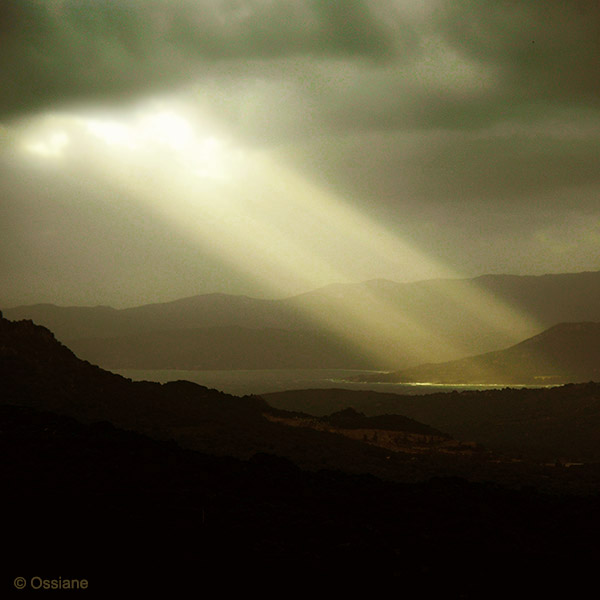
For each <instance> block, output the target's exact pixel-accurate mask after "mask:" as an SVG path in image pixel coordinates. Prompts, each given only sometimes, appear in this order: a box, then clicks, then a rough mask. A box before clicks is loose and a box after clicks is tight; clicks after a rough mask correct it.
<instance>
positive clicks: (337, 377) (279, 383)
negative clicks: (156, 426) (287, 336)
mask: <svg viewBox="0 0 600 600" xmlns="http://www.w3.org/2000/svg"><path fill="white" fill-rule="evenodd" d="M114 372H115V373H118V374H119V375H123V376H124V377H128V378H129V379H132V380H134V381H143V380H145V381H159V382H161V383H165V382H167V381H177V380H180V379H183V380H187V381H193V382H194V383H199V384H200V385H204V386H206V387H208V388H213V389H216V390H219V391H221V392H226V393H228V394H232V395H234V396H244V395H247V394H267V393H269V392H281V391H285V390H304V389H315V388H321V389H322V388H344V389H349V390H374V391H377V392H391V393H394V394H411V395H415V394H433V393H435V392H451V391H453V390H459V391H460V390H484V389H495V388H496V389H501V388H503V387H506V386H505V385H442V384H432V383H415V384H405V383H357V382H355V381H350V379H351V378H356V377H357V376H358V375H360V374H361V373H368V374H373V371H353V370H344V369H266V370H260V369H257V370H247V371H246V370H236V371H184V370H178V369H168V370H139V369H122V370H121V369H120V370H114ZM513 387H514V386H513Z"/></svg>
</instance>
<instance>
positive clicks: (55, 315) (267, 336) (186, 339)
mask: <svg viewBox="0 0 600 600" xmlns="http://www.w3.org/2000/svg"><path fill="white" fill-rule="evenodd" d="M4 314H5V315H6V316H7V317H8V318H10V319H33V320H34V321H35V322H36V323H38V324H41V325H45V326H46V327H49V328H50V329H51V330H52V331H54V332H55V334H56V336H57V338H58V339H60V340H61V341H62V342H63V343H66V344H68V345H69V347H71V348H73V350H74V351H75V352H76V353H77V354H78V356H80V357H81V358H84V359H87V360H90V361H92V362H95V363H98V364H100V365H101V366H105V367H110V368H127V367H137V368H164V369H167V368H182V369H190V368H195V369H246V368H264V369H270V368H281V367H297V368H314V367H315V366H316V367H322V368H360V369H379V370H399V369H405V368H409V367H414V366H416V365H418V364H421V363H425V362H442V361H448V360H457V359H459V358H462V357H464V356H469V355H475V354H479V353H484V352H491V351H495V350H498V349H500V348H506V347H508V346H510V345H512V344H516V343H518V342H520V341H522V340H523V339H525V338H528V337H531V336H533V335H536V334H539V333H540V332H542V331H543V330H544V329H547V328H548V327H552V326H554V325H556V324H558V323H563V322H587V321H592V322H600V272H586V273H570V274H559V275H543V276H512V275H487V276H482V277H477V278H474V279H455V280H450V279H445V280H430V281H420V282H411V283H395V282H392V281H386V280H373V281H368V282H364V283H359V284H339V285H331V286H327V287H325V288H322V289H318V290H314V291H312V292H309V293H306V294H302V295H299V296H294V297H291V298H284V299H280V300H265V299H256V298H248V297H245V296H229V295H224V294H209V295H203V296H195V297H191V298H185V299H181V300H176V301H173V302H166V303H161V304H149V305H144V306H139V307H135V308H127V309H121V310H116V309H113V308H110V307H104V306H98V307H59V306H54V305H50V304H39V305H32V306H21V307H15V308H8V309H4Z"/></svg>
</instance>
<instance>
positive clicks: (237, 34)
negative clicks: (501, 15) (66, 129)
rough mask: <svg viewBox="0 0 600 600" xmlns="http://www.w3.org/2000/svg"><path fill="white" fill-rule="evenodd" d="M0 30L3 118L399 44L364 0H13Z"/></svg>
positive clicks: (385, 52) (0, 9)
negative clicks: (261, 64)
mask: <svg viewBox="0 0 600 600" xmlns="http://www.w3.org/2000/svg"><path fill="white" fill-rule="evenodd" d="M0 23H1V25H0V27H2V31H1V33H2V35H1V37H0V74H1V75H0V87H1V89H2V93H1V95H0V112H1V113H5V114H6V113H15V112H22V111H26V110H29V109H35V108H38V107H42V106H44V105H46V104H50V105H52V104H55V103H56V102H60V101H64V100H69V99H105V98H110V97H112V96H115V95H123V94H127V93H138V92H147V91H151V90H153V89H156V88H159V89H160V88H161V87H166V86H168V85H170V84H173V83H180V82H182V81H184V80H185V79H186V78H187V79H189V78H193V77H197V76H198V75H199V74H202V73H204V72H206V70H207V69H209V67H211V66H212V67H213V68H214V67H215V61H221V60H224V61H232V62H235V61H244V60H252V59H270V58H281V57H287V56H292V55H311V56H317V57H319V56H339V57H364V58H369V59H380V58H386V57H389V56H391V55H393V54H394V52H395V50H396V49H397V46H398V40H396V39H394V37H393V36H392V34H391V32H390V30H389V29H388V28H386V27H385V26H384V23H383V20H382V18H381V15H378V14H376V11H373V10H371V8H370V6H369V3H368V2H365V1H363V0H343V1H340V2H330V1H329V0H305V1H298V0H287V1H278V2H273V1H270V0H253V1H252V0H248V1H245V2H243V1H235V0H221V1H209V0H181V1H177V2H172V1H169V0H147V1H141V0H129V1H126V0H122V1H100V0H98V1H85V0H47V1H41V0H5V1H4V2H3V3H2V4H1V5H0ZM409 38H410V36H409V34H408V33H406V34H405V35H404V36H403V39H402V43H401V45H402V46H406V45H407V44H408V43H409ZM220 69H223V70H224V71H225V72H227V69H228V66H227V65H225V66H221V67H220Z"/></svg>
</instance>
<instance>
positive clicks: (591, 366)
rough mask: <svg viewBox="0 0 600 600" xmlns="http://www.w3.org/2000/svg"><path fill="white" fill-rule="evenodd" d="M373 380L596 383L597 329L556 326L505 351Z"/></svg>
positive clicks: (599, 375) (599, 360)
mask: <svg viewBox="0 0 600 600" xmlns="http://www.w3.org/2000/svg"><path fill="white" fill-rule="evenodd" d="M372 380H377V381H394V382H406V383H412V382H430V383H447V384H468V383H472V384H512V385H514V384H521V385H531V384H536V385H540V384H542V385H544V384H561V383H578V382H586V381H598V380H600V323H561V324H559V325H555V326H554V327H551V328H550V329H547V330H546V331H544V332H542V333H540V334H539V335H536V336H534V337H531V338H529V339H527V340H524V341H523V342H520V343H519V344H516V345H514V346H511V347H510V348H507V349H506V350H499V351H496V352H488V353H486V354H480V355H478V356H470V357H467V358H462V359H460V360H455V361H449V362H445V363H432V364H425V365H420V366H418V367H413V368H410V369H404V370H401V371H395V372H392V373H388V374H382V375H375V376H373V379H372Z"/></svg>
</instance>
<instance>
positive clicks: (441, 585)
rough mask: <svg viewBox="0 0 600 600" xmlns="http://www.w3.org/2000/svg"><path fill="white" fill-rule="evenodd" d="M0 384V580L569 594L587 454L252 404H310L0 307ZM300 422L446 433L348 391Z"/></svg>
mask: <svg viewBox="0 0 600 600" xmlns="http://www.w3.org/2000/svg"><path fill="white" fill-rule="evenodd" d="M0 393H1V395H0V399H1V402H0V456H2V461H0V486H1V487H0V489H1V490H2V499H3V504H2V507H3V511H4V513H3V515H4V526H3V542H4V548H5V556H4V558H3V563H2V569H1V573H2V580H1V582H0V585H1V586H2V592H3V593H4V592H5V591H9V590H12V589H13V581H14V580H15V578H16V577H23V578H25V580H26V581H29V582H31V581H32V579H31V578H32V577H43V578H48V579H54V580H58V578H61V579H63V580H64V579H87V580H88V582H89V587H90V589H94V590H99V591H102V597H112V596H113V595H115V594H117V592H116V590H118V591H119V592H122V593H131V595H133V596H134V597H140V596H142V597H143V595H147V593H148V592H149V591H153V592H155V591H161V592H162V593H163V595H164V597H186V596H187V595H190V594H194V595H201V594H204V593H211V590H213V591H214V589H215V588H214V584H215V582H216V583H217V584H218V586H219V588H218V589H219V590H222V589H224V588H226V587H228V586H230V585H234V584H235V585H240V586H241V587H242V590H243V591H245V592H248V591H249V590H253V591H254V590H257V591H259V592H262V591H264V590H265V589H266V588H268V587H270V586H272V585H273V584H277V585H279V586H283V587H279V588H278V592H279V594H281V593H287V592H288V591H289V590H291V589H292V588H296V587H297V586H298V585H300V584H302V583H307V584H314V583H315V582H316V583H319V582H322V581H328V582H331V583H333V584H334V585H335V586H336V587H339V588H341V587H344V586H345V585H347V584H349V583H352V582H353V581H354V580H355V579H357V578H359V579H363V580H366V582H367V583H368V585H369V586H370V588H371V589H373V590H375V589H377V586H378V584H379V583H381V582H383V581H384V580H386V579H388V578H395V584H396V586H397V589H399V590H402V592H403V593H405V592H408V591H409V590H410V591H411V593H412V594H415V593H418V594H419V595H421V596H423V597H431V595H432V594H436V595H442V596H444V597H449V598H478V599H479V598H494V597H502V598H506V597H511V598H517V597H523V598H529V597H538V596H539V594H541V593H543V591H544V590H549V589H551V590H553V591H556V589H558V587H559V584H560V585H564V586H566V587H565V588H564V595H565V596H566V595H567V593H568V594H569V596H568V597H573V596H574V597H578V596H579V595H580V594H579V593H578V592H577V590H578V586H579V584H581V583H582V582H583V581H584V580H587V579H590V578H591V577H593V576H594V573H595V569H596V564H597V561H598V559H599V558H600V556H599V553H598V544H597V542H598V539H600V537H599V536H600V496H599V493H598V490H599V489H600V486H599V485H597V481H598V477H597V472H596V473H595V474H594V472H593V469H592V470H591V471H587V470H586V471H585V473H588V475H587V476H586V478H585V480H583V481H582V480H581V475H576V474H575V473H576V472H575V470H573V469H570V468H569V469H566V468H565V469H556V468H554V467H552V468H549V469H545V468H544V469H543V468H541V467H539V466H535V465H527V464H525V463H518V464H514V463H512V462H510V461H509V462H502V461H499V462H495V461H496V459H497V457H495V456H493V455H488V454H487V453H485V452H476V453H475V456H471V457H462V456H454V455H452V456H451V455H441V454H440V455H438V454H436V453H435V452H434V453H430V454H423V455H416V456H415V455H412V454H410V453H409V452H406V453H403V452H393V451H390V450H389V449H386V448H382V447H378V446H374V445H372V444H369V443H365V442H361V441H359V440H357V439H348V438H346V437H344V436H343V435H338V434H336V433H332V432H330V431H320V430H315V429H311V428H310V427H294V426H288V425H284V424H281V423H277V422H272V421H271V420H269V419H307V418H310V415H305V414H299V413H296V414H290V413H288V412H286V411H282V410H276V409H272V408H271V407H270V406H269V405H268V404H267V403H266V402H265V401H264V400H262V399H260V398H256V397H245V398H236V397H233V396H229V395H227V394H222V393H220V392H217V391H215V390H209V389H207V388H204V387H202V386H198V385H195V384H192V383H189V382H174V383H171V384H165V385H160V384H156V383H149V382H141V383H138V384H134V383H133V382H131V381H129V380H127V379H124V378H122V377H119V376H117V375H114V374H112V373H108V372H106V371H103V370H101V369H99V368H98V367H95V366H93V365H90V364H89V363H85V362H82V361H80V360H79V359H77V357H76V356H75V355H74V354H73V353H72V352H71V351H70V350H69V349H68V348H66V347H64V346H62V345H61V344H59V343H58V342H57V341H56V339H55V338H54V336H53V335H52V333H51V332H50V331H48V330H47V329H45V328H43V327H38V326H36V325H34V324H33V323H31V322H27V321H25V322H17V323H13V322H10V321H7V320H5V319H2V318H1V317H0ZM267 417H269V418H267ZM109 421H110V422H109ZM319 424H320V425H322V426H324V425H327V427H334V428H340V427H341V428H342V429H344V430H345V431H346V432H350V433H352V432H354V433H356V431H360V430H361V429H362V428H363V425H365V424H368V427H369V428H370V430H369V435H371V434H372V433H373V432H379V433H381V432H382V431H388V432H389V431H404V432H406V433H407V434H410V435H409V437H410V436H415V435H416V436H419V437H420V438H423V437H428V438H436V439H437V438H443V440H447V439H448V438H447V436H445V434H442V432H441V431H436V430H433V429H431V427H428V426H427V425H424V424H422V423H418V422H415V421H412V420H410V419H406V418H398V417H395V418H389V417H385V416H382V415H381V414H380V416H378V417H376V418H374V419H370V418H367V417H365V416H364V415H360V414H358V413H356V412H354V411H348V410H346V411H343V412H341V413H339V414H337V415H331V416H330V417H328V418H327V419H323V420H316V423H313V425H315V426H317V425H319ZM357 427H358V429H356V428H357ZM381 427H383V428H384V429H381ZM174 439H177V440H178V442H179V443H176V442H175V441H173V440H174ZM440 443H441V442H440ZM194 448H196V450H194ZM198 449H202V452H199V451H197V450H198ZM283 455H285V456H287V457H288V458H284V457H283ZM290 458H291V459H293V460H290ZM591 467H593V466H592V465H590V468H591ZM459 473H464V474H465V477H462V476H457V474H459ZM572 473H573V474H575V478H574V479H573V478H572V477H571V474H572ZM374 474H377V475H378V476H375V475H374ZM433 474H437V476H432V475H433ZM451 475H453V476H451ZM501 476H502V477H501ZM505 479H507V480H509V481H511V482H512V485H511V486H510V487H509V486H504V485H501V484H500V483H499V481H503V480H505ZM545 482H547V483H548V485H546V484H545ZM572 484H576V485H575V487H574V488H573V486H572ZM571 489H573V491H577V494H575V493H572V492H570V491H569V490H571ZM543 490H546V491H543ZM314 589H317V588H313V590H314ZM515 590H517V592H515ZM15 593H16V592H15ZM20 593H22V592H20ZM40 593H43V591H41V592H40ZM77 593H81V594H83V593H87V592H84V591H83V590H82V591H78V592H77Z"/></svg>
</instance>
